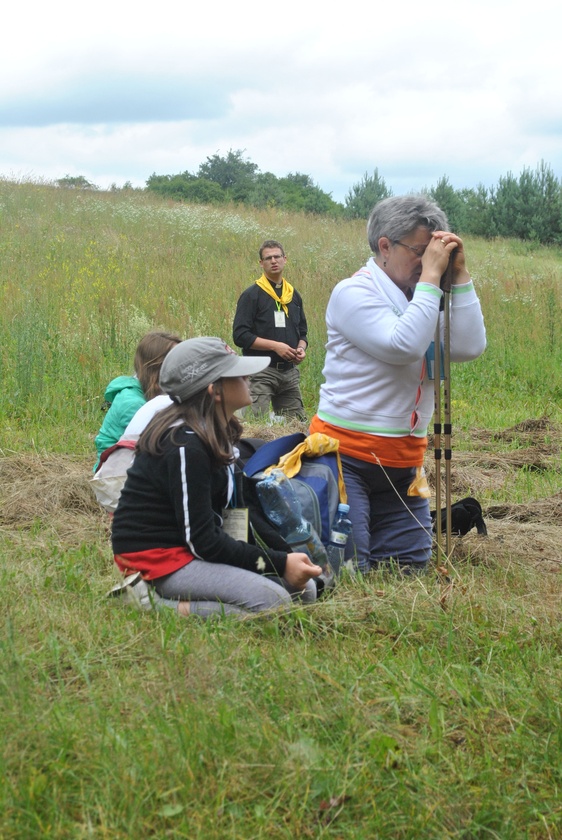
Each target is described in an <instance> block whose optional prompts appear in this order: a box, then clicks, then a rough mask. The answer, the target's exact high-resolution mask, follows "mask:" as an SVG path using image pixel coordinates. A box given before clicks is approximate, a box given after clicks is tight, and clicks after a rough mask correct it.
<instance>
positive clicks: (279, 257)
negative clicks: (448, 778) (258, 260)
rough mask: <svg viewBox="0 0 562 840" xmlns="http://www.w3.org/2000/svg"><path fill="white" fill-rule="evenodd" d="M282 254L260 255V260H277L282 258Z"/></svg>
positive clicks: (283, 257)
mask: <svg viewBox="0 0 562 840" xmlns="http://www.w3.org/2000/svg"><path fill="white" fill-rule="evenodd" d="M284 259H285V256H284V254H272V255H271V256H270V257H262V262H271V261H272V260H275V262H279V260H284Z"/></svg>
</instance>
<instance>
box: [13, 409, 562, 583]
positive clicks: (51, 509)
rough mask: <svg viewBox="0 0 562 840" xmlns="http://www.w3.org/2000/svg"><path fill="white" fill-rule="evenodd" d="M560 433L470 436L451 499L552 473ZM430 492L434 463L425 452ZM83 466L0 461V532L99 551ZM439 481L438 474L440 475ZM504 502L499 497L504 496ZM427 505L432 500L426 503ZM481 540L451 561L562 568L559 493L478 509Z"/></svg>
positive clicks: (296, 427) (101, 534)
mask: <svg viewBox="0 0 562 840" xmlns="http://www.w3.org/2000/svg"><path fill="white" fill-rule="evenodd" d="M296 431H302V432H305V433H306V431H307V429H306V426H305V425H304V424H292V425H290V426H289V425H276V426H270V427H263V426H257V425H251V424H248V423H247V424H245V436H246V437H256V438H261V439H264V440H272V439H274V438H276V437H280V436H281V435H285V434H290V433H292V432H296ZM561 442H562V433H561V430H560V429H559V428H558V427H557V426H555V425H554V424H553V423H552V422H551V421H550V420H549V419H548V418H540V419H539V420H527V421H525V422H524V423H520V424H518V425H517V426H514V427H512V428H510V429H506V430H504V431H502V432H499V433H494V434H491V433H489V432H487V431H485V430H484V431H478V430H477V431H474V432H473V433H472V434H471V436H470V439H469V441H468V442H465V443H464V447H463V448H462V449H457V448H455V449H454V450H453V460H452V462H451V494H452V498H453V501H456V500H457V499H460V498H463V497H464V496H475V497H476V498H480V499H482V498H483V497H486V496H488V497H489V496H490V495H492V494H495V495H500V496H501V495H502V490H503V489H508V488H509V487H510V485H512V483H513V478H514V474H515V473H516V471H517V470H521V469H526V470H551V471H560V467H561V463H560V449H561ZM426 471H427V473H428V480H429V484H430V486H433V482H434V477H435V462H434V461H433V456H432V451H431V449H429V450H428V456H427V462H426ZM91 475H92V474H91V459H88V460H84V459H76V458H71V457H65V456H62V455H50V456H46V457H45V456H43V457H40V456H38V455H15V456H6V457H2V458H0V530H1V531H2V532H3V533H4V534H11V535H12V534H19V535H20V536H22V537H25V538H26V539H29V540H33V541H37V542H41V541H42V540H44V539H45V538H47V537H48V538H50V539H56V540H57V541H59V542H61V543H63V544H67V545H80V544H82V543H87V542H95V543H96V544H97V545H98V546H99V545H100V544H107V537H108V521H109V520H108V517H107V514H105V513H104V511H103V510H102V509H101V508H100V506H99V505H98V503H97V501H96V499H95V496H94V494H93V492H92V489H91V487H90V478H91ZM442 476H443V471H442ZM505 495H506V496H507V495H508V494H507V492H506V494H505ZM432 504H433V506H435V505H434V500H432ZM483 509H484V518H485V520H486V524H487V527H488V536H487V537H481V536H478V535H477V534H476V532H475V531H472V532H470V533H469V534H467V535H466V536H465V537H462V538H457V539H454V540H453V541H452V547H453V551H452V559H453V561H468V562H471V563H485V562H489V561H491V560H493V561H495V562H497V561H502V560H505V561H515V562H522V563H531V564H537V565H540V566H541V567H542V568H544V569H549V570H553V571H554V570H556V571H558V570H559V569H560V568H562V491H561V492H557V493H556V494H554V495H552V496H550V497H548V498H544V499H537V500H533V501H530V502H529V503H527V504H509V503H494V504H489V505H485V504H483Z"/></svg>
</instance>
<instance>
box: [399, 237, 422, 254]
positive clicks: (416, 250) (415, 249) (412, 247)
mask: <svg viewBox="0 0 562 840" xmlns="http://www.w3.org/2000/svg"><path fill="white" fill-rule="evenodd" d="M392 244H393V245H402V247H403V248H408V250H410V251H413V252H414V254H415V255H416V257H423V255H424V254H425V249H426V248H427V245H421V246H419V245H406V243H405V242H400V241H399V240H398V239H393V240H392Z"/></svg>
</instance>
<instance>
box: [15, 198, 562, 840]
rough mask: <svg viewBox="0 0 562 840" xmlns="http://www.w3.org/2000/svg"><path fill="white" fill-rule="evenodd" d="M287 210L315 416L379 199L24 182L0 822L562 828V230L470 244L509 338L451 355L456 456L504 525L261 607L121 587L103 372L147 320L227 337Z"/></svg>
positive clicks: (63, 832) (129, 349) (494, 318)
mask: <svg viewBox="0 0 562 840" xmlns="http://www.w3.org/2000/svg"><path fill="white" fill-rule="evenodd" d="M268 237H274V238H278V239H280V240H281V241H282V242H283V243H284V245H285V248H286V250H287V253H288V256H289V263H288V267H287V276H288V277H289V278H290V279H291V280H292V281H293V282H294V283H295V285H296V286H297V288H299V290H300V291H301V292H302V294H303V297H304V301H305V306H306V312H307V317H308V320H309V323H310V333H311V347H310V352H309V354H308V357H307V361H306V368H303V388H304V394H305V401H306V408H307V411H308V412H309V413H310V414H312V413H313V411H314V409H315V407H316V400H317V394H318V387H319V383H320V381H321V370H322V365H323V343H324V322H323V315H324V309H325V305H326V302H327V300H328V297H329V294H330V291H331V289H332V287H333V286H334V285H335V283H336V282H337V281H338V280H339V279H341V278H343V277H345V276H348V275H349V274H350V273H352V272H353V271H354V270H355V269H356V268H358V267H359V266H360V265H361V264H362V263H363V262H364V261H365V259H366V258H367V256H368V248H367V245H366V239H365V232H364V225H363V223H349V222H333V221H327V220H323V219H312V218H306V217H301V216H291V215H282V214H279V213H274V212H272V211H271V212H268V211H263V212H252V211H249V210H247V209H239V208H230V209H220V210H217V209H208V208H202V207H188V206H181V205H175V204H166V203H162V202H160V201H157V200H154V199H153V198H150V197H147V196H144V195H138V194H136V193H134V194H130V195H127V194H122V193H117V194H101V193H100V194H98V193H86V192H74V191H66V190H58V189H54V188H52V187H49V186H47V185H31V184H13V183H9V182H0V283H1V286H0V288H1V306H0V334H1V338H2V341H1V344H0V376H1V381H2V384H3V399H2V401H1V403H0V429H1V437H0V557H1V561H0V584H1V590H0V591H1V592H2V596H3V597H2V600H3V605H4V606H3V610H2V614H3V617H2V624H1V627H2V630H1V632H0V648H1V657H0V711H1V715H0V733H1V743H2V746H1V749H0V756H1V758H0V838H2V840H4V838H6V840H30V838H69V840H74V839H75V838H79V839H80V840H82V838H95V840H102V838H103V840H118V839H119V840H121V839H122V840H125V838H130V837H139V838H186V840H187V838H189V840H194V838H201V839H202V840H207V839H208V840H215V838H216V840H222V838H229V840H230V839H231V840H254V838H256V839H257V838H268V840H277V839H278V838H279V839H281V838H284V839H285V838H286V840H290V838H301V837H302V838H334V839H335V838H357V840H365V839H369V840H370V838H435V839H436V840H438V839H440V838H466V840H469V838H470V840H472V838H482V839H483V840H484V838H486V840H488V838H499V840H505V838H508V840H511V838H531V839H532V840H539V839H540V840H542V838H562V804H561V802H562V796H561V794H562V743H561V740H562V726H561V723H562V721H561V709H562V707H561V703H560V696H561V690H562V679H561V676H560V674H561V664H562V663H561V654H562V633H561V630H560V626H561V621H560V620H561V609H560V603H561V595H562V583H561V576H560V565H561V564H562V536H561V534H562V525H561V522H562V493H561V480H560V476H561V466H562V464H561V460H560V444H561V442H562V432H561V429H562V410H561V405H562V381H561V371H562V317H561V315H562V283H561V279H562V260H561V256H562V254H561V252H560V250H556V249H548V248H537V247H534V246H532V245H530V244H523V243H520V242H509V241H493V242H484V241H482V240H469V241H468V242H467V253H468V256H469V265H470V268H471V271H472V273H473V276H474V278H475V282H476V284H477V287H478V290H479V293H480V295H481V298H482V301H483V306H484V311H485V317H486V324H487V331H488V339H489V347H488V349H487V351H486V353H485V355H484V356H483V357H482V358H481V359H479V360H478V361H476V362H473V363H471V364H467V365H460V366H453V373H452V397H453V401H452V406H453V429H454V436H453V440H454V456H453V475H454V487H455V497H460V496H461V495H468V494H469V492H470V493H472V494H474V495H476V496H477V497H478V498H479V499H480V500H481V501H482V502H483V504H484V507H485V511H486V514H487V517H486V518H487V523H488V530H489V537H488V538H487V539H486V538H482V537H478V536H477V535H475V534H471V535H469V536H468V537H467V538H464V539H463V540H459V541H458V542H457V543H456V544H455V549H454V553H453V557H452V558H451V562H450V563H449V564H448V570H447V574H443V573H439V572H438V571H433V572H431V573H430V574H428V575H427V576H426V577H425V578H423V579H421V580H410V581H404V580H396V579H394V578H391V577H388V576H385V575H384V574H382V573H377V574H373V575H371V576H369V578H368V579H365V580H362V581H359V582H353V581H347V582H344V583H343V584H342V585H341V586H340V587H339V588H338V590H337V591H336V592H335V594H334V595H333V596H332V597H330V598H328V599H326V600H324V601H321V602H319V603H318V604H317V605H315V606H314V607H313V608H311V609H308V610H303V609H296V610H295V611H294V612H292V613H291V614H288V615H283V616H276V617H274V618H267V619H264V618H255V619H252V620H246V621H242V622H240V621H233V620H222V621H218V622H208V623H203V622H199V621H198V620H197V619H189V620H181V619H178V618H176V617H175V616H174V615H172V614H160V613H158V614H152V613H135V612H130V611H127V610H121V609H119V608H117V607H115V606H114V604H112V603H111V602H109V601H107V600H106V599H105V598H104V597H103V595H104V592H105V591H106V590H107V589H108V588H109V587H110V586H111V585H112V582H113V579H114V578H113V574H114V573H113V569H112V561H111V556H110V551H109V543H108V530H107V522H106V520H105V517H104V515H103V514H102V512H101V511H100V510H98V508H97V507H96V503H95V500H93V497H92V494H91V492H90V488H89V487H88V474H89V471H90V469H91V466H92V464H93V461H94V453H93V436H94V435H95V433H96V432H97V430H98V428H99V425H100V423H101V419H102V415H101V411H100V407H101V403H102V400H103V391H104V388H105V386H106V384H107V382H108V381H109V379H111V378H112V377H113V376H115V375H118V374H120V373H127V372H130V370H131V364H132V356H133V352H134V348H135V346H136V343H137V342H138V339H139V338H140V337H141V336H142V334H143V333H144V332H146V331H147V330H149V329H152V328H158V327H162V328H165V329H168V330H173V331H175V332H179V333H180V334H181V335H184V336H185V337H190V336H193V335H198V334H204V333H206V334H218V335H222V336H223V337H224V338H226V339H227V340H230V328H231V322H232V315H233V312H234V306H235V302H236V299H237V297H238V294H239V293H240V292H241V291H242V289H243V288H245V287H246V286H247V285H248V284H249V283H250V282H251V280H253V279H254V278H255V277H256V276H257V273H258V265H257V249H258V247H259V244H260V242H261V240H263V239H265V238H268ZM252 431H255V430H252ZM274 431H275V430H274ZM278 432H279V434H282V433H283V429H279V430H278ZM268 433H271V430H268ZM428 467H429V471H430V472H431V466H430V465H428Z"/></svg>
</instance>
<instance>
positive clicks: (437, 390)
mask: <svg viewBox="0 0 562 840" xmlns="http://www.w3.org/2000/svg"><path fill="white" fill-rule="evenodd" d="M440 321H441V318H438V319H437V327H436V328H435V340H434V347H435V349H434V358H433V456H434V458H435V539H436V543H437V568H440V567H441V562H442V560H441V555H442V553H443V547H442V545H441V539H442V527H441V330H440Z"/></svg>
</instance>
